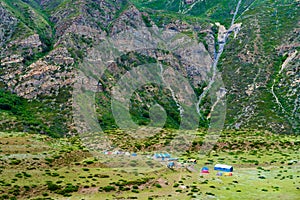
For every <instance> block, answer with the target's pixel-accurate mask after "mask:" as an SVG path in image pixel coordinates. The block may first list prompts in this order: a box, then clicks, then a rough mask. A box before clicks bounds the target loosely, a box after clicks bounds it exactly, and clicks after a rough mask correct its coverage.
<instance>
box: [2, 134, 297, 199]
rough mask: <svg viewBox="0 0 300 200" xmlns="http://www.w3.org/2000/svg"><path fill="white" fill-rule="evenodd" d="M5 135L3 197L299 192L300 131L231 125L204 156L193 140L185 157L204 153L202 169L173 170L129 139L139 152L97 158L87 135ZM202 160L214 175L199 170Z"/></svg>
mask: <svg viewBox="0 0 300 200" xmlns="http://www.w3.org/2000/svg"><path fill="white" fill-rule="evenodd" d="M116 132H118V131H116ZM113 133H114V131H112V132H110V134H109V136H110V137H114V136H115V137H116V138H118V137H121V136H120V135H121V134H116V135H114V134H113ZM198 134H199V135H202V134H201V133H200V132H199V133H198ZM0 138H1V139H0V142H1V143H0V167H1V168H0V175H1V176H0V199H72V200H73V199H87V200H88V199H91V200H92V199H95V200H96V199H97V200H99V199H228V200H229V199H239V198H240V199H292V200H294V199H300V162H299V161H300V154H299V147H300V136H295V135H279V134H278V135H277V134H271V133H268V132H258V131H243V132H242V131H239V132H224V133H222V135H221V136H220V139H219V141H218V143H217V144H216V145H215V147H214V149H213V150H212V151H211V152H210V154H209V155H207V156H206V157H204V158H201V159H199V158H200V157H199V156H198V154H197V152H198V150H199V143H197V142H194V143H193V145H192V146H191V147H190V149H189V150H187V151H186V152H185V153H183V154H182V155H181V157H179V162H183V163H184V162H185V161H187V160H188V159H190V158H195V159H198V160H197V161H198V162H197V164H195V166H194V169H195V172H191V171H189V170H188V169H187V168H186V167H178V168H174V169H168V168H167V167H166V165H167V162H160V163H159V162H156V161H154V160H153V159H152V157H150V156H148V157H147V156H144V154H145V155H146V154H148V155H151V154H153V153H152V152H151V151H153V152H157V151H159V149H156V147H153V146H151V145H150V146H148V147H147V148H141V149H140V150H139V151H137V149H134V148H135V145H136V143H134V144H128V146H126V145H124V149H127V151H129V152H137V154H138V156H137V157H132V156H125V155H121V156H119V157H118V156H117V155H104V154H102V155H101V156H100V157H98V158H96V157H94V155H95V154H91V153H90V152H89V151H88V150H87V149H86V148H85V147H84V146H83V145H82V144H81V142H80V139H75V138H61V139H53V138H50V137H48V136H44V135H35V134H27V133H1V134H0ZM116 138H115V140H117V139H116ZM119 139H121V138H119ZM124 141H130V140H123V143H124ZM199 141H201V137H200V136H199V138H198V142H199ZM125 143H127V142H125ZM128 143H129V142H128ZM158 143H159V141H158ZM141 146H145V145H143V144H141ZM150 149H151V150H150ZM109 161H116V162H120V161H122V162H123V163H125V164H124V165H123V166H121V165H116V166H113V163H114V162H109ZM143 162H144V163H143ZM141 163H143V164H141ZM145 163H146V164H145ZM217 163H221V164H228V165H232V166H233V167H234V171H233V176H217V175H216V173H217V172H216V171H214V170H213V166H214V165H215V164H217ZM190 165H192V164H190ZM203 166H207V167H208V168H209V170H210V173H209V174H201V173H200V169H201V168H202V167H203Z"/></svg>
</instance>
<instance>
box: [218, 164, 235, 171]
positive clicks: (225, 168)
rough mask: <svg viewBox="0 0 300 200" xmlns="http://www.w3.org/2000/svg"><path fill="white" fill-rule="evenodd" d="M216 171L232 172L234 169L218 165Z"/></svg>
mask: <svg viewBox="0 0 300 200" xmlns="http://www.w3.org/2000/svg"><path fill="white" fill-rule="evenodd" d="M214 170H217V171H222V172H232V171H233V167H232V166H229V165H223V164H216V165H215V167H214Z"/></svg>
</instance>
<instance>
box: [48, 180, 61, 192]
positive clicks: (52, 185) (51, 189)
mask: <svg viewBox="0 0 300 200" xmlns="http://www.w3.org/2000/svg"><path fill="white" fill-rule="evenodd" d="M47 186H48V190H50V191H55V190H58V189H60V188H61V186H60V185H56V184H54V183H52V182H48V183H47Z"/></svg>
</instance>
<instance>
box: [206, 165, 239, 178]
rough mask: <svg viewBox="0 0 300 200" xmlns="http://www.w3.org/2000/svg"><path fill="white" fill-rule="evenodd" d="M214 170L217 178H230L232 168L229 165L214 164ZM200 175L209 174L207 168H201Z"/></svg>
mask: <svg viewBox="0 0 300 200" xmlns="http://www.w3.org/2000/svg"><path fill="white" fill-rule="evenodd" d="M214 170H215V171H218V172H217V176H222V175H224V176H232V172H233V167H232V166H230V165H223V164H216V165H215V166H214ZM201 174H209V169H208V167H203V168H202V169H201Z"/></svg>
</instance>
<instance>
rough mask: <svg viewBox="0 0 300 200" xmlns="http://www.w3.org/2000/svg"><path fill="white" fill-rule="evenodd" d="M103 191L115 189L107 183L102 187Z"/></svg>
mask: <svg viewBox="0 0 300 200" xmlns="http://www.w3.org/2000/svg"><path fill="white" fill-rule="evenodd" d="M102 189H103V190H104V191H105V192H111V191H115V190H116V188H115V187H114V186H111V185H108V186H105V187H103V188H102Z"/></svg>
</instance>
